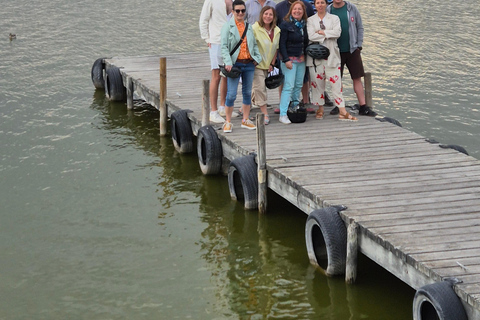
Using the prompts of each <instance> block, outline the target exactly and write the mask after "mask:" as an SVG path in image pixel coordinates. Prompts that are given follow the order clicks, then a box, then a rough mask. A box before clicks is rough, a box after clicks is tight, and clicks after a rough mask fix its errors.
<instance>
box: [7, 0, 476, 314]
mask: <svg viewBox="0 0 480 320" xmlns="http://www.w3.org/2000/svg"><path fill="white" fill-rule="evenodd" d="M357 5H358V7H359V9H360V10H361V12H362V15H363V19H364V24H365V27H366V40H365V44H364V61H365V65H366V68H367V70H368V71H370V72H372V74H373V82H374V102H375V107H376V108H377V109H378V111H379V112H381V113H382V114H384V115H388V116H391V117H394V118H395V119H397V120H399V121H400V122H401V123H402V124H403V126H404V127H406V128H408V129H410V130H412V131H415V132H418V133H420V134H422V135H424V136H426V137H432V138H436V139H437V140H439V141H440V142H442V143H445V144H459V145H462V146H464V147H465V148H466V149H467V150H468V151H469V153H470V154H471V155H473V156H475V157H477V158H479V155H480V146H479V142H478V141H479V140H478V136H479V133H480V131H479V130H480V129H479V128H480V126H479V123H480V115H479V109H480V102H479V101H480V99H479V97H480V95H479V92H478V88H479V87H480V83H479V81H480V80H479V77H478V65H479V63H480V58H479V52H478V49H477V48H478V47H479V39H480V36H479V31H478V30H480V26H479V22H478V19H474V17H476V16H478V14H476V13H478V12H476V11H478V9H476V3H474V1H473V0H468V1H464V2H463V4H462V7H456V8H455V10H453V11H452V4H451V3H447V2H444V1H443V2H442V1H433V2H432V3H431V4H430V6H429V10H425V8H424V6H425V5H426V4H425V3H418V2H416V1H407V2H406V3H405V4H399V3H397V2H392V1H387V0H382V1H375V2H367V1H364V0H362V1H358V3H357ZM201 6H202V1H194V2H191V3H189V4H188V5H185V3H181V2H174V1H141V2H140V1H134V2H128V1H123V0H120V1H111V0H106V1H102V2H98V1H93V0H88V1H76V2H71V1H65V0H53V1H49V2H46V3H38V2H34V3H32V2H31V1H25V0H17V1H12V0H1V7H2V10H0V119H1V120H0V121H1V122H0V137H1V138H0V139H1V146H2V148H1V153H0V179H1V185H0V194H1V198H0V199H1V200H0V208H1V209H0V297H1V298H0V319H2V320H3V319H187V318H191V319H267V318H268V319H411V301H412V298H413V294H414V291H413V290H412V289H410V288H409V287H408V286H406V285H405V284H403V283H402V282H401V281H399V280H397V279H396V278H395V277H393V276H391V275H389V274H388V273H386V272H385V271H383V270H382V269H381V268H379V267H378V266H376V265H375V264H373V263H371V262H370V261H369V260H368V259H364V258H362V259H360V263H359V275H358V282H357V283H356V284H355V285H353V286H347V285H346V284H345V283H344V281H343V279H341V278H333V279H330V278H326V277H324V276H323V275H322V274H321V273H319V272H317V271H315V270H314V269H313V268H312V267H311V266H310V265H309V262H308V257H307V254H306V250H305V240H304V225H305V219H306V216H305V214H303V213H302V212H299V211H298V210H297V209H296V208H294V207H292V206H291V205H290V204H288V203H286V202H285V201H284V200H283V199H281V198H279V197H277V196H276V195H275V194H272V193H270V194H269V212H268V214H267V215H266V216H263V217H259V216H258V214H257V213H256V212H246V211H244V210H243V206H242V205H241V204H239V203H237V202H234V201H231V200H230V197H229V194H228V187H227V180H226V178H225V177H205V176H203V175H202V174H201V172H200V169H199V166H198V159H197V158H196V155H186V156H184V155H179V154H178V153H176V152H175V150H174V148H173V146H172V143H171V139H170V138H159V132H158V112H157V111H155V110H152V109H151V108H149V107H147V106H144V105H140V104H139V105H137V106H136V108H135V110H134V111H133V112H127V110H126V108H125V105H124V104H118V103H109V102H107V101H106V100H105V99H104V97H103V93H102V92H95V90H94V88H93V86H92V83H91V80H90V69H91V66H92V64H93V62H94V61H95V60H96V59H97V58H99V57H112V56H136V55H138V56H140V55H154V54H160V53H161V52H190V51H199V50H206V48H205V44H204V43H203V42H202V41H201V40H200V37H199V31H198V15H199V13H200V9H201ZM475 10H476V11H475ZM445 21H448V22H449V23H448V24H446V23H445ZM452 30H455V31H456V32H452ZM10 32H12V33H16V34H17V39H15V40H13V41H10V40H9V38H8V33H10ZM439 32H441V36H439V35H438V33H439ZM346 95H347V99H349V101H348V102H349V103H354V98H353V95H352V92H351V89H350V88H349V84H348V82H347V84H346ZM345 138H346V139H348V137H345ZM354 165H355V164H352V166H354Z"/></svg>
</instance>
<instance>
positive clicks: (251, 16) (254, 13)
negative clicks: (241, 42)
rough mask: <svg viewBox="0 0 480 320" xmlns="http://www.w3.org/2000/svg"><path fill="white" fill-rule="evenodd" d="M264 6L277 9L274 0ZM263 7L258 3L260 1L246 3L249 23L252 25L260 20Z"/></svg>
mask: <svg viewBox="0 0 480 320" xmlns="http://www.w3.org/2000/svg"><path fill="white" fill-rule="evenodd" d="M264 6H270V7H273V8H275V6H276V3H275V1H273V0H266V1H265V3H264V5H263V7H264ZM263 7H262V5H261V4H260V2H258V0H247V2H246V3H245V9H247V12H246V13H247V17H246V20H247V22H248V23H250V24H251V25H253V24H254V23H255V22H257V21H258V19H259V18H260V11H261V10H262V8H263Z"/></svg>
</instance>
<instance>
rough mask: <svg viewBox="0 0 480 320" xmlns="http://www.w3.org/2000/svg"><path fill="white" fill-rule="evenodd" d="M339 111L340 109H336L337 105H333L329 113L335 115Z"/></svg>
mask: <svg viewBox="0 0 480 320" xmlns="http://www.w3.org/2000/svg"><path fill="white" fill-rule="evenodd" d="M339 113H340V110H338V107H335V108H333V109H332V111H330V114H333V115H336V114H339Z"/></svg>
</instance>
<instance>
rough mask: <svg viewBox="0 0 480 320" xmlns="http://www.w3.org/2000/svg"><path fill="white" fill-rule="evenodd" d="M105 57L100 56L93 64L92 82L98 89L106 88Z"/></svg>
mask: <svg viewBox="0 0 480 320" xmlns="http://www.w3.org/2000/svg"><path fill="white" fill-rule="evenodd" d="M104 59H106V58H99V59H97V60H95V62H94V63H93V66H92V72H91V74H92V82H93V86H94V87H95V88H96V89H102V90H103V89H105V80H104V79H103V70H104V69H105V62H104Z"/></svg>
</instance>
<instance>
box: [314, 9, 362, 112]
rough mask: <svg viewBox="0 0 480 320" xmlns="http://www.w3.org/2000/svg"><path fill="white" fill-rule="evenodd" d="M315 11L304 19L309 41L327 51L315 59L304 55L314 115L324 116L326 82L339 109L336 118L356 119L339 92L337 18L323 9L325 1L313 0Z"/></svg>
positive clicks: (338, 23)
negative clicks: (322, 56) (324, 57)
mask: <svg viewBox="0 0 480 320" xmlns="http://www.w3.org/2000/svg"><path fill="white" fill-rule="evenodd" d="M315 8H316V9H317V14H316V15H313V16H311V17H310V18H308V20H307V32H308V39H309V40H310V42H311V43H312V42H317V43H320V44H322V45H324V46H325V47H327V48H328V50H330V55H329V56H328V59H315V61H314V59H313V58H312V57H310V56H307V67H310V68H308V69H309V71H310V83H311V86H312V98H313V102H314V103H315V104H316V105H318V110H317V112H316V115H315V118H317V119H323V114H324V110H323V106H324V104H325V96H324V92H325V84H326V81H328V82H329V83H330V85H331V87H332V95H333V100H334V104H335V106H337V107H338V108H339V110H340V114H339V116H338V119H339V120H345V121H357V120H358V119H357V118H355V117H354V116H352V115H350V114H349V113H348V112H347V111H346V110H345V101H344V100H343V94H342V77H341V75H340V63H341V59H340V50H339V49H338V45H337V39H338V37H340V34H341V32H342V28H341V27H340V19H339V18H338V17H337V16H336V15H333V14H330V13H328V12H327V11H326V9H327V1H326V0H315Z"/></svg>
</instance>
